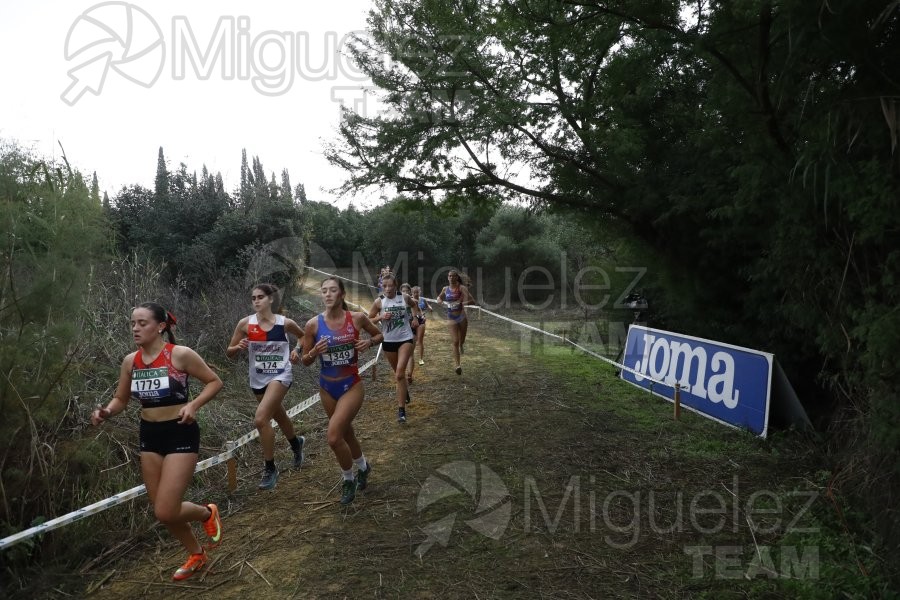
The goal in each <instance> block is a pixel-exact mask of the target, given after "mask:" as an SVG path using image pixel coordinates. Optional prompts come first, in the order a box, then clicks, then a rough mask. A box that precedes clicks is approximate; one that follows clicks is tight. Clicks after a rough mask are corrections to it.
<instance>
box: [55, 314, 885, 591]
mask: <svg viewBox="0 0 900 600" xmlns="http://www.w3.org/2000/svg"><path fill="white" fill-rule="evenodd" d="M360 301H362V300H360ZM523 339H526V338H523V337H522V336H520V335H519V333H518V332H517V331H515V329H514V328H511V327H510V326H508V325H507V324H503V323H500V322H498V321H495V320H491V319H490V318H488V317H487V316H485V317H483V318H481V319H474V318H473V319H471V321H470V330H469V340H468V342H467V344H466V353H465V355H464V357H463V374H462V375H461V376H457V375H456V374H454V372H453V365H452V361H451V359H450V351H449V350H450V349H449V335H448V333H447V330H446V325H445V322H444V321H443V319H442V318H440V317H438V316H435V317H433V318H432V319H431V320H430V321H429V324H428V330H427V333H426V364H425V366H424V367H418V368H417V371H416V376H415V381H414V383H413V385H412V387H411V390H412V397H413V402H412V403H411V404H410V405H409V408H408V414H409V422H408V423H407V424H405V425H399V424H398V423H397V422H396V420H395V412H396V411H395V400H394V390H393V382H392V381H391V379H390V373H389V372H388V370H387V363H386V361H384V360H382V362H381V364H380V365H379V367H378V369H377V379H376V380H375V381H372V380H371V379H370V378H369V377H366V378H365V385H366V403H365V405H364V406H363V410H362V411H361V413H360V415H359V416H358V417H357V419H356V421H355V425H354V426H355V429H356V431H357V435H358V437H359V438H360V440H361V442H362V445H363V449H364V451H365V453H366V456H367V457H368V459H369V460H370V462H371V464H372V465H373V469H374V470H373V474H372V476H371V478H370V486H369V489H367V490H366V491H365V492H362V493H361V494H360V495H358V496H357V498H356V500H355V501H354V502H353V503H352V504H351V505H350V506H349V507H346V508H344V507H341V506H340V505H339V504H337V498H338V492H337V486H338V484H339V471H338V468H337V465H336V462H335V459H334V457H333V455H332V453H331V451H330V449H329V448H328V446H327V444H326V443H325V441H324V429H325V426H326V420H325V417H324V414H323V413H322V411H321V409H320V408H319V407H318V406H317V407H315V408H313V409H311V410H310V411H307V413H304V415H303V420H302V425H301V429H302V432H303V433H304V434H305V435H306V437H307V454H308V458H307V462H306V464H305V466H304V468H303V469H302V470H301V471H297V472H289V471H285V472H284V473H283V474H282V477H281V479H280V481H279V484H278V486H277V488H275V489H274V490H273V491H270V492H261V491H259V490H257V489H256V482H257V480H258V475H259V473H258V470H257V469H258V463H259V460H258V457H259V449H258V446H257V445H256V444H255V443H253V444H251V445H250V446H249V447H248V448H247V449H246V451H245V452H244V455H243V458H242V461H241V469H240V471H239V485H238V489H237V491H236V492H235V493H233V494H227V493H226V490H225V483H226V482H225V471H224V469H221V470H220V471H218V475H216V474H215V473H213V474H212V475H210V476H209V477H211V478H212V480H213V484H212V486H213V487H212V488H211V489H209V488H207V489H204V490H202V491H200V490H192V491H191V492H189V497H190V499H192V500H196V501H204V500H206V498H207V497H210V496H211V497H212V499H214V500H216V501H218V502H219V503H220V508H221V509H222V513H223V519H224V542H223V544H222V546H221V547H220V548H218V549H217V550H214V551H213V553H212V564H211V566H210V567H209V568H208V569H206V570H205V571H204V572H202V573H201V574H198V575H197V576H195V577H194V578H192V579H190V580H188V581H187V582H185V583H180V584H175V583H173V582H171V580H170V577H171V573H172V571H173V570H174V569H175V568H176V567H177V566H178V565H179V564H180V563H181V562H182V561H183V559H184V556H183V550H182V549H181V548H180V546H179V545H178V544H177V543H176V542H175V541H174V540H173V539H172V538H171V536H169V535H168V533H167V532H165V530H164V529H162V528H161V527H159V526H156V527H154V528H153V529H152V530H151V531H149V532H146V533H145V534H144V536H143V537H142V538H141V539H137V540H130V541H128V543H127V545H123V547H122V548H121V551H117V552H110V553H106V554H105V555H104V556H103V560H93V561H88V566H87V567H86V568H84V569H82V570H81V571H80V572H78V573H72V574H69V580H68V585H67V589H69V590H72V589H77V590H78V591H77V593H75V594H74V595H76V596H90V597H91V598H133V597H149V598H168V599H177V598H195V597H215V598H222V599H245V598H255V597H268V598H361V597H376V598H442V599H446V598H481V599H484V598H523V597H528V598H636V597H637V598H796V597H808V598H819V597H836V596H838V595H840V594H841V593H842V592H846V591H847V590H850V593H849V594H848V596H849V597H853V595H854V594H855V593H856V592H855V591H854V590H862V591H861V593H860V595H858V596H857V597H866V595H867V593H868V592H867V591H866V590H865V589H863V588H860V584H859V582H858V581H857V579H858V569H859V568H860V564H861V562H864V563H866V564H867V565H869V567H870V568H871V566H872V563H873V561H875V562H877V559H875V558H874V557H865V556H863V557H860V556H859V555H858V554H856V552H857V550H856V549H855V547H854V546H853V541H852V540H850V539H845V538H843V537H842V536H841V535H836V534H832V533H830V532H833V531H835V530H836V528H835V527H833V526H832V525H831V524H830V519H832V517H833V515H834V513H835V511H834V507H833V503H832V501H831V500H830V499H829V498H827V497H826V495H825V493H824V492H825V486H826V484H827V477H826V475H827V474H823V473H822V472H819V471H817V463H816V460H817V459H816V455H815V453H814V451H813V450H812V448H814V446H813V445H811V444H810V443H809V441H808V440H804V439H801V438H799V437H797V436H795V435H794V434H776V435H775V436H773V438H770V439H769V440H760V439H757V438H755V437H752V436H750V435H749V434H747V433H745V432H742V431H738V430H734V429H730V428H727V427H723V426H721V425H719V424H716V423H714V422H712V421H709V420H707V419H704V418H702V417H699V416H697V415H695V414H692V413H683V414H682V416H681V419H680V420H678V421H675V420H674V419H673V417H672V410H671V409H672V407H671V404H669V403H667V402H665V401H663V400H661V399H659V398H656V397H653V396H650V395H648V394H647V393H646V392H643V391H641V390H638V389H636V388H634V387H632V386H630V385H628V384H625V383H623V382H621V381H620V380H619V379H617V378H616V376H615V373H614V371H613V369H612V368H611V367H609V366H607V365H605V364H604V363H602V362H600V361H598V360H596V359H594V358H590V357H587V356H584V355H582V354H581V353H579V352H577V351H575V352H573V351H572V350H570V349H569V348H568V347H560V346H558V345H554V344H551V343H549V342H548V343H544V344H543V345H540V344H536V343H534V344H533V343H531V342H528V343H526V342H523ZM363 360H364V361H365V360H368V357H364V358H363ZM237 371H239V369H237ZM237 371H236V372H237ZM308 375H309V373H307V374H305V375H302V376H300V377H299V378H298V383H297V384H295V388H296V389H292V391H291V393H290V394H289V396H288V404H294V403H296V402H298V401H300V400H301V399H303V398H305V397H306V396H308V395H310V394H312V393H314V392H315V389H314V386H313V385H312V384H311V383H310V382H311V381H313V380H314V378H313V377H311V376H308ZM235 385H237V384H235ZM232 401H235V402H236V401H237V400H232ZM244 410H245V412H247V415H248V416H247V422H249V409H246V408H245V409H244ZM277 443H278V454H277V458H278V459H279V461H280V462H281V463H282V464H286V463H287V462H288V457H289V453H288V450H287V444H285V443H284V441H283V438H282V437H280V436H279V438H278V442H277ZM216 477H219V479H218V483H216V481H215V478H216ZM201 493H202V494H203V496H204V497H198V496H199V494H201ZM142 501H143V502H145V500H138V501H137V502H142ZM113 510H115V509H113ZM93 518H94V519H95V520H96V521H95V525H96V526H97V527H103V519H102V517H93ZM123 544H124V542H123ZM873 581H874V580H873ZM873 585H874V583H873ZM873 589H874V588H873ZM869 591H871V590H869ZM876 591H877V590H876ZM882 591H883V590H882ZM46 595H47V597H63V596H62V595H58V594H54V593H53V592H51V591H47V594H46Z"/></svg>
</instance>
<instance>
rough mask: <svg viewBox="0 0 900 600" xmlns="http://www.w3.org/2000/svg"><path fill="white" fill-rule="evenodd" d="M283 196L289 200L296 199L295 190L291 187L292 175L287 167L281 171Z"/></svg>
mask: <svg viewBox="0 0 900 600" xmlns="http://www.w3.org/2000/svg"><path fill="white" fill-rule="evenodd" d="M281 196H282V197H283V198H284V199H285V200H287V201H288V202H293V201H294V192H293V190H292V189H291V176H290V175H288V170H287V169H282V171H281Z"/></svg>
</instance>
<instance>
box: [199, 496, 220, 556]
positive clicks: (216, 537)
mask: <svg viewBox="0 0 900 600" xmlns="http://www.w3.org/2000/svg"><path fill="white" fill-rule="evenodd" d="M206 508H208V509H209V512H210V515H209V518H208V519H207V520H205V521H203V530H204V531H206V537H208V538H209V541H210V542H212V543H211V544H209V545H208V546H207V548H215V547H216V546H218V545H219V542H221V541H222V520H221V519H220V518H219V507H218V506H216V505H215V504H207V505H206Z"/></svg>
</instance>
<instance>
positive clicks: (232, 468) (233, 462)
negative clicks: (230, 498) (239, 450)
mask: <svg viewBox="0 0 900 600" xmlns="http://www.w3.org/2000/svg"><path fill="white" fill-rule="evenodd" d="M225 449H226V450H233V449H234V442H225ZM225 466H226V467H228V493H229V494H233V493H234V491H235V490H236V489H237V458H235V457H234V456H231V457H230V458H229V459H228V460H227V461H225Z"/></svg>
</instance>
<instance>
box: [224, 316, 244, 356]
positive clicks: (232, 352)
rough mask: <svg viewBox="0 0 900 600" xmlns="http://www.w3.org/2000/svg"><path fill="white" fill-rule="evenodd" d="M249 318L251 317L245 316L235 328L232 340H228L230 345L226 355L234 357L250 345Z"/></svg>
mask: <svg viewBox="0 0 900 600" xmlns="http://www.w3.org/2000/svg"><path fill="white" fill-rule="evenodd" d="M249 320H250V319H249V317H244V318H243V319H241V320H240V321H238V324H237V327H235V328H234V334H232V336H231V341H230V342H228V347H227V348H226V349H225V356H227V357H228V358H234V357H235V356H236V355H237V353H238V352H240V351H241V350H246V349H247V346H248V345H249V341H248V340H247V322H248V321H249Z"/></svg>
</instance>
